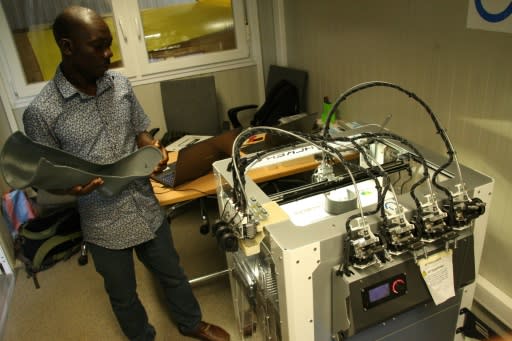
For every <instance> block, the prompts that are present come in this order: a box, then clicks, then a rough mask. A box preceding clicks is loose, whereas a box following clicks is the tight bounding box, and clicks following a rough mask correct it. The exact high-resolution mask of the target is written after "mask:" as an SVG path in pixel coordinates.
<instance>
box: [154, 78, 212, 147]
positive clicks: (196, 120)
mask: <svg viewBox="0 0 512 341" xmlns="http://www.w3.org/2000/svg"><path fill="white" fill-rule="evenodd" d="M160 90H161V93H162V105H163V109H164V116H165V123H166V125H167V132H166V133H165V134H164V137H163V138H162V144H164V145H167V144H169V142H173V141H174V140H177V139H179V138H180V137H182V136H184V135H210V136H214V135H217V134H219V133H220V132H221V123H220V117H219V113H218V110H217V92H216V90H215V78H214V77H213V76H202V77H196V78H186V79H174V80H167V81H163V82H161V83H160Z"/></svg>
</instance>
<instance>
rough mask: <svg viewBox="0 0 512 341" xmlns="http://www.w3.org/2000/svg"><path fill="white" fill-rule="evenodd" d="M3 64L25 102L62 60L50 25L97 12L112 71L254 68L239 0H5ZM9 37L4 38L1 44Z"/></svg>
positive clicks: (140, 76)
mask: <svg viewBox="0 0 512 341" xmlns="http://www.w3.org/2000/svg"><path fill="white" fill-rule="evenodd" d="M1 3H2V6H1V11H0V34H2V40H1V42H0V45H1V46H0V50H1V51H4V52H3V54H2V52H0V62H1V64H2V67H3V69H2V70H1V71H2V76H3V78H4V81H5V82H9V83H10V84H8V86H7V88H10V89H12V91H13V92H12V94H11V95H12V97H13V101H14V102H15V106H22V105H24V104H26V103H28V102H29V101H30V100H31V99H32V97H33V96H34V95H36V94H37V93H38V92H39V91H40V90H41V88H42V87H43V86H44V84H45V82H46V81H47V80H49V79H51V78H52V77H53V75H54V73H55V69H56V67H57V65H58V62H59V61H60V52H59V50H58V48H57V45H56V44H55V42H54V40H53V33H52V30H51V25H52V23H53V20H54V19H55V16H56V15H57V14H58V13H60V12H61V11H62V9H64V8H65V7H67V6H69V5H72V4H80V5H82V6H86V7H90V8H92V9H94V10H95V11H96V12H98V13H99V14H100V15H101V16H102V17H103V18H104V19H105V21H106V22H107V24H108V25H109V27H110V29H111V32H112V36H113V39H114V41H113V45H112V50H113V53H114V57H113V58H112V65H111V67H112V68H115V69H116V70H118V71H120V72H122V73H123V74H125V75H126V76H128V77H131V78H132V81H134V82H135V83H137V82H148V81H149V80H154V79H158V80H161V79H166V78H173V77H178V76H179V75H182V74H186V75H191V74H194V73H198V72H205V71H214V70H215V69H216V68H219V67H223V68H226V67H232V66H233V67H234V66H236V65H238V64H240V63H245V64H247V63H252V62H251V60H250V59H249V57H250V55H249V47H248V41H247V37H248V34H247V30H248V24H247V19H246V17H245V11H244V8H243V3H244V2H243V1H242V0H88V1H87V0H84V1H76V0H54V1H45V0H2V2H1ZM4 37H5V39H4Z"/></svg>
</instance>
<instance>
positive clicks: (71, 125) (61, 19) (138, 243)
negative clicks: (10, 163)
mask: <svg viewBox="0 0 512 341" xmlns="http://www.w3.org/2000/svg"><path fill="white" fill-rule="evenodd" d="M53 32H54V36H55V40H56V42H57V44H58V46H59V49H60V51H61V57H62V61H61V64H60V65H59V67H58V69H57V72H56V74H55V77H54V79H53V80H51V81H50V82H49V83H48V84H47V85H46V86H45V87H44V89H43V90H42V91H41V93H40V94H39V95H38V96H37V97H36V98H35V99H34V101H33V102H32V103H31V104H30V106H29V107H28V108H27V109H26V111H25V113H24V115H23V122H24V126H25V132H26V134H27V135H28V136H29V137H31V138H32V139H33V140H35V141H37V142H40V143H44V144H46V145H49V146H52V147H55V148H60V149H62V150H65V151H67V152H70V153H73V154H74V155H77V156H78V157H81V158H83V159H85V160H88V161H91V162H95V163H99V164H106V163H112V162H115V161H117V160H119V159H121V158H122V157H123V156H125V155H127V154H129V153H132V152H134V151H135V150H136V149H137V148H140V147H142V146H145V145H155V146H157V147H159V148H160V149H161V151H162V155H163V157H162V161H161V162H160V164H159V165H158V166H157V167H156V169H155V172H160V171H162V169H163V168H164V167H165V165H166V163H167V160H168V159H167V152H166V151H165V148H163V147H162V146H160V145H159V142H158V141H155V140H153V138H152V136H150V135H149V134H148V133H147V132H146V129H147V128H148V126H149V119H148V117H147V116H146V115H145V113H144V111H143V110H142V108H141V106H140V104H139V103H138V101H137V99H136V98H135V95H134V93H133V90H132V88H131V86H130V84H129V82H128V80H127V79H126V78H125V77H123V76H121V75H120V74H118V73H116V72H112V71H108V66H109V63H110V58H111V57H112V51H111V49H110V46H111V43H112V36H111V34H110V31H109V28H108V26H107V25H106V24H105V22H104V21H103V19H102V18H101V17H100V16H99V15H98V14H97V13H95V12H94V11H92V10H90V9H88V8H84V7H79V6H72V7H69V8H66V9H65V10H64V11H63V12H62V13H61V14H60V15H59V16H58V17H57V18H56V20H55V23H54V25H53ZM102 184H103V180H102V179H101V178H96V179H93V180H92V181H91V182H89V183H87V184H77V185H76V186H74V187H73V188H70V189H69V190H67V191H60V193H63V192H64V193H65V194H73V195H76V196H77V197H78V208H79V211H80V215H81V224H82V230H83V235H84V239H85V240H86V241H87V243H88V248H89V251H90V253H91V255H92V258H93V260H94V264H95V267H96V271H97V272H98V273H99V274H100V275H101V276H102V277H103V280H104V285H105V290H106V292H107V294H108V296H109V299H110V303H111V305H112V309H113V311H114V314H115V316H116V317H117V320H118V321H119V324H120V326H121V329H122V330H123V332H124V334H125V335H126V336H127V337H128V339H130V340H137V341H146V340H153V339H154V337H155V330H154V328H153V327H152V326H151V324H150V323H149V322H148V318H147V315H146V311H145V309H144V307H143V306H142V304H141V302H140V300H139V298H138V296H137V292H136V281H135V273H134V263H133V251H135V253H136V254H137V256H138V258H139V259H140V260H141V261H142V263H144V265H145V266H146V267H147V268H148V269H149V270H150V271H151V272H152V273H153V274H155V275H156V277H157V278H158V280H159V282H160V284H161V285H162V287H163V289H164V292H165V297H166V300H167V303H168V305H169V310H170V313H171V316H172V318H173V319H174V322H175V323H176V324H177V326H178V328H179V330H180V332H181V333H182V334H184V335H187V336H191V337H193V338H196V339H201V340H229V338H230V337H229V334H228V333H227V332H225V331H224V330H223V329H222V328H220V327H218V326H215V325H212V324H209V323H206V322H203V321H202V320H201V319H202V316H201V310H200V307H199V304H198V302H197V300H196V298H195V297H194V295H193V293H192V289H191V287H190V284H189V282H188V280H187V278H186V276H185V274H184V272H183V269H182V268H181V266H180V265H179V258H178V255H177V253H176V250H175V249H174V245H173V243H172V237H171V234H170V229H169V225H168V223H167V220H166V219H165V217H164V214H163V210H162V209H161V207H160V205H159V203H158V201H157V200H156V198H155V196H154V194H153V191H152V187H151V184H150V181H149V179H142V180H136V181H133V182H132V183H130V184H129V185H128V186H127V187H126V189H124V190H123V191H122V192H121V193H120V194H118V195H116V196H114V197H106V196H103V195H102V194H100V193H99V192H98V191H95V189H97V188H98V187H99V186H101V185H102Z"/></svg>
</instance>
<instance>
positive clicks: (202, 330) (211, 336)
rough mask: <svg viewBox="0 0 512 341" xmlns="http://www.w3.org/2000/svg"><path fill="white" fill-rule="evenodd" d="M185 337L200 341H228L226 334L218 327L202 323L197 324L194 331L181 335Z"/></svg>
mask: <svg viewBox="0 0 512 341" xmlns="http://www.w3.org/2000/svg"><path fill="white" fill-rule="evenodd" d="M183 335H185V336H189V337H193V338H195V339H198V340H201V341H229V340H230V337H229V334H228V332H226V331H225V330H224V329H222V328H221V327H219V326H216V325H214V324H210V323H207V322H204V321H201V322H199V325H198V326H197V328H196V330H194V331H193V332H189V333H183Z"/></svg>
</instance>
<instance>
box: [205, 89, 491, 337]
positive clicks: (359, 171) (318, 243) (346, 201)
mask: <svg viewBox="0 0 512 341" xmlns="http://www.w3.org/2000/svg"><path fill="white" fill-rule="evenodd" d="M375 86H386V87H391V88H393V89H396V90H398V91H400V92H403V93H405V94H406V95H408V96H409V97H410V98H412V99H414V100H415V101H417V102H418V103H419V104H420V105H421V106H422V107H423V108H424V109H425V111H426V112H427V114H428V115H429V117H430V118H431V119H432V122H433V124H434V127H435V129H436V132H437V133H438V134H439V136H440V137H441V139H442V140H443V143H444V145H445V147H446V151H447V157H440V156H436V155H434V154H432V153H430V152H427V151H425V150H423V149H422V148H421V147H418V146H415V145H414V144H413V143H411V142H410V141H408V140H406V139H404V138H403V137H401V136H399V135H396V134H394V133H392V132H390V131H388V130H386V129H384V128H383V127H380V126H378V125H374V124H370V125H363V126H361V127H359V128H357V129H347V130H339V131H332V130H330V129H329V123H330V121H331V115H333V113H334V112H335V110H336V108H337V107H338V106H339V104H340V103H341V102H343V101H344V100H346V99H347V98H348V97H349V96H350V95H351V94H353V93H356V92H358V91H361V90H364V89H367V88H371V87H375ZM257 133H266V134H277V135H281V136H286V137H288V138H290V137H291V138H293V139H294V140H295V142H294V143H292V144H290V145H287V146H280V147H277V148H271V149H267V150H264V151H261V152H256V153H253V154H249V155H245V156H241V154H240V148H241V146H242V143H243V142H244V141H245V140H246V139H247V138H249V137H250V136H252V135H254V134H257ZM297 149H300V150H305V149H308V150H313V152H314V153H316V154H317V155H318V158H319V163H318V167H317V168H316V169H315V170H314V171H313V172H312V174H308V177H307V179H308V181H306V183H304V184H301V185H294V186H291V187H290V186H285V187H284V188H279V187H280V186H278V189H277V190H275V189H274V190H273V191H268V190H266V189H265V188H263V186H261V185H258V184H256V183H255V182H253V181H252V180H251V179H250V177H248V176H246V172H247V171H248V170H249V169H251V168H252V167H265V165H268V160H271V159H276V158H275V157H274V156H275V155H285V154H286V155H294V153H291V152H290V151H293V150H297ZM348 154H350V155H354V154H357V155H358V158H356V159H355V160H353V159H351V160H349V158H347V157H346V155H348ZM232 155H233V157H232V159H227V160H222V161H218V162H216V163H215V164H214V173H215V176H216V181H217V198H218V207H219V212H220V220H219V221H218V222H217V223H216V224H215V225H214V227H213V229H212V230H213V233H214V235H215V237H216V238H217V241H218V243H219V245H220V246H221V247H222V248H223V249H224V250H225V251H226V256H227V261H228V266H229V269H230V282H231V290H232V296H233V301H234V308H235V312H236V316H237V318H238V322H239V327H240V332H241V334H242V335H243V339H244V340H290V341H298V340H307V341H310V340H326V341H327V340H377V339H378V340H391V339H393V340H454V339H455V338H457V337H460V338H462V336H458V335H457V334H456V329H457V325H458V324H459V323H460V321H458V320H459V319H460V314H459V311H460V309H461V308H462V307H468V306H470V305H471V302H472V299H473V292H474V280H475V273H476V270H477V269H478V265H479V259H480V254H481V248H482V241H483V236H484V234H485V229H486V225H487V215H488V209H489V203H490V196H491V193H492V187H493V180H492V179H491V178H489V177H487V176H485V175H483V174H481V173H479V172H477V171H475V170H473V169H470V168H468V167H464V166H463V165H460V164H459V162H458V160H457V155H456V153H455V150H454V148H453V146H452V145H451V143H450V140H449V138H448V136H447V134H446V132H445V130H444V129H443V128H442V127H441V125H440V123H439V121H438V119H437V117H436V116H435V114H434V113H433V112H432V110H431V109H430V108H429V107H428V105H427V104H426V103H425V102H423V101H422V100H421V99H420V98H419V97H418V96H416V95H415V94H414V93H412V92H410V91H408V90H405V89H403V88H401V87H400V86H397V85H395V84H391V83H385V82H371V83H364V84H360V85H357V86H355V87H353V88H351V89H349V90H348V91H347V92H345V93H343V94H342V95H340V97H339V98H338V99H337V101H336V102H335V103H334V105H333V107H332V109H331V111H330V113H329V117H328V119H327V120H326V125H325V127H324V129H323V131H322V132H321V133H317V134H303V133H295V132H288V131H283V130H281V129H277V128H272V127H255V128H250V129H247V130H245V131H243V132H242V133H241V134H240V135H239V136H238V137H237V139H236V141H235V143H234V145H233V153H232ZM276 162H280V161H279V159H278V160H277V161H276Z"/></svg>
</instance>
